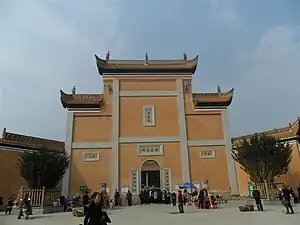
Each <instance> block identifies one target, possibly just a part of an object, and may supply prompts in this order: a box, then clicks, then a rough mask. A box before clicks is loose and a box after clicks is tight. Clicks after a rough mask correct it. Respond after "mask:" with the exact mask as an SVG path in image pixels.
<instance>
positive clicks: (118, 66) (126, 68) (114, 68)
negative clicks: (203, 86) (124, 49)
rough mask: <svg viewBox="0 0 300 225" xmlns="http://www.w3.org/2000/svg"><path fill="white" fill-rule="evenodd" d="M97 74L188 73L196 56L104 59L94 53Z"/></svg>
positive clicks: (191, 72)
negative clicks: (161, 58)
mask: <svg viewBox="0 0 300 225" xmlns="http://www.w3.org/2000/svg"><path fill="white" fill-rule="evenodd" d="M95 58H96V62H97V68H98V71H99V74H101V75H102V74H103V73H106V74H109V73H119V74H122V73H123V74H125V73H131V74H142V73H173V74H174V73H175V74H176V73H190V74H194V73H195V71H196V68H197V63H198V56H196V57H195V58H194V59H190V60H189V59H186V60H184V59H182V60H148V59H145V60H106V59H101V58H100V57H98V56H97V55H95Z"/></svg>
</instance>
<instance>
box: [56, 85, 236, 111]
mask: <svg viewBox="0 0 300 225" xmlns="http://www.w3.org/2000/svg"><path fill="white" fill-rule="evenodd" d="M192 95H193V102H194V104H195V107H196V108H197V107H204V106H229V105H230V104H231V101H232V98H233V89H231V90H230V91H228V92H224V93H223V92H222V93H221V92H216V93H193V94H192ZM60 100H61V103H62V105H63V107H64V108H101V107H102V105H103V104H104V100H103V94H66V93H65V92H63V91H62V90H61V91H60Z"/></svg>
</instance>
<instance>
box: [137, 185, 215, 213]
mask: <svg viewBox="0 0 300 225" xmlns="http://www.w3.org/2000/svg"><path fill="white" fill-rule="evenodd" d="M139 197H140V204H142V205H143V204H152V203H163V204H166V205H170V204H172V205H173V206H176V205H177V204H178V209H179V213H184V209H183V206H184V205H194V206H197V207H198V208H199V209H209V208H212V207H216V205H217V200H216V198H218V197H219V196H216V197H215V196H213V195H209V194H208V191H207V189H205V188H203V189H201V190H200V191H199V193H198V191H197V189H194V190H193V191H191V192H189V191H188V190H187V189H184V190H183V191H182V190H178V192H177V193H176V192H175V191H173V192H172V193H171V192H170V191H169V190H164V191H161V190H160V189H157V188H152V189H151V188H145V189H143V190H141V191H140V195H139Z"/></svg>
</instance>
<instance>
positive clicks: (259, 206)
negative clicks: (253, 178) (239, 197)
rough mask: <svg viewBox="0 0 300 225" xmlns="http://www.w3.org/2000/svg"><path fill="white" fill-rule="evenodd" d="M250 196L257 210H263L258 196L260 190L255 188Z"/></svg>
mask: <svg viewBox="0 0 300 225" xmlns="http://www.w3.org/2000/svg"><path fill="white" fill-rule="evenodd" d="M252 196H253V198H254V200H255V204H256V206H257V210H258V211H264V209H263V206H262V204H261V197H260V191H259V190H257V189H254V190H253V192H252Z"/></svg>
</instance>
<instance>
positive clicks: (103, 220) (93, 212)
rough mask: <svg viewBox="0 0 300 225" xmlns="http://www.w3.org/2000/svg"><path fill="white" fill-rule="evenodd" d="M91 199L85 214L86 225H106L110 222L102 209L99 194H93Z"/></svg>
mask: <svg viewBox="0 0 300 225" xmlns="http://www.w3.org/2000/svg"><path fill="white" fill-rule="evenodd" d="M92 199H93V200H92V201H91V203H90V205H89V207H88V211H87V215H86V218H87V220H88V225H106V224H107V223H111V220H110V218H109V217H108V215H107V213H106V212H104V211H102V206H101V196H100V194H99V193H96V194H93V196H92Z"/></svg>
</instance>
